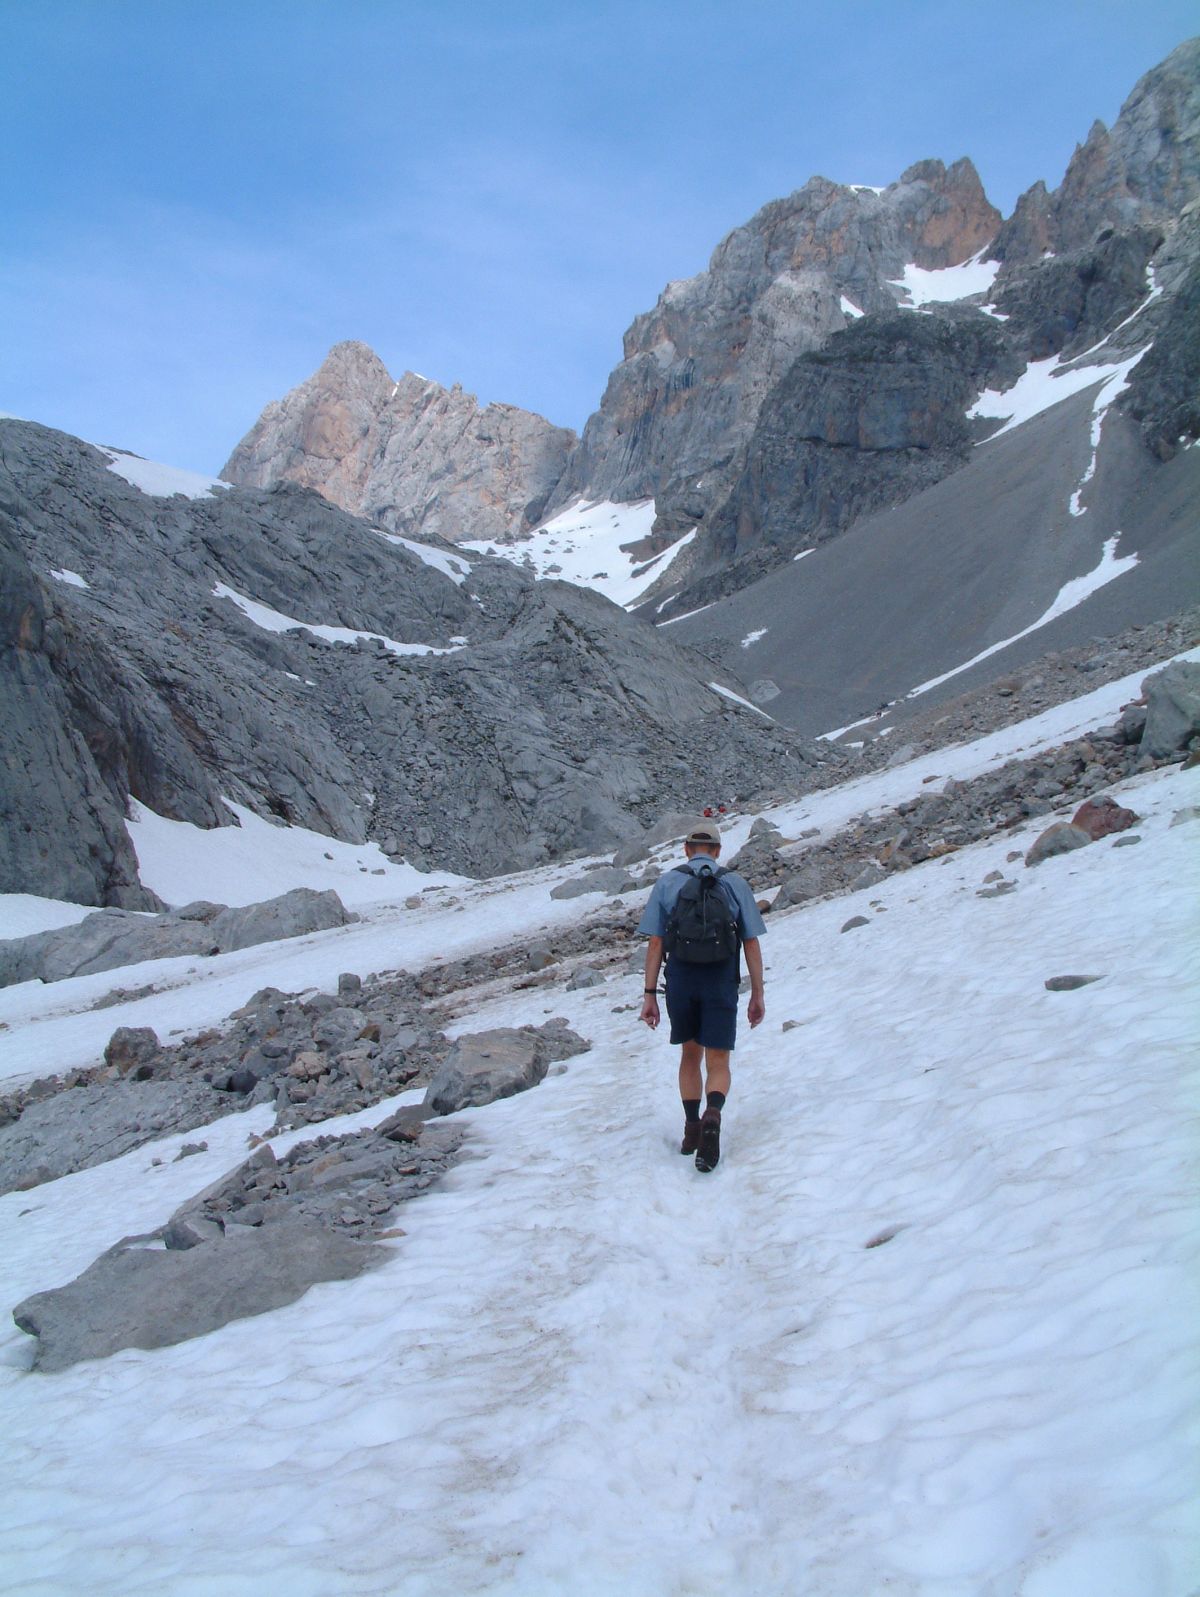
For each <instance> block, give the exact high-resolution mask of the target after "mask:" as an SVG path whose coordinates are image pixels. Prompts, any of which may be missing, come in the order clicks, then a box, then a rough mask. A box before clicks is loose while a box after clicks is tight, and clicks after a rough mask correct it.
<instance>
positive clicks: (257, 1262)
mask: <svg viewBox="0 0 1200 1597" xmlns="http://www.w3.org/2000/svg"><path fill="white" fill-rule="evenodd" d="M141 1241H142V1239H132V1240H130V1241H129V1242H126V1243H118V1244H117V1246H116V1247H114V1248H110V1249H109V1251H108V1252H107V1253H104V1254H102V1255H101V1256H100V1258H98V1259H97V1260H96V1262H95V1263H94V1264H92V1265H90V1266H89V1267H88V1269H86V1270H85V1271H84V1272H83V1274H82V1275H80V1276H77V1277H76V1278H75V1280H74V1281H72V1282H70V1283H69V1284H68V1285H67V1286H63V1287H56V1288H55V1289H53V1290H52V1291H49V1292H36V1293H34V1294H33V1296H32V1297H28V1298H26V1299H25V1300H24V1302H23V1303H19V1304H18V1305H17V1307H16V1308H15V1309H14V1310H13V1319H14V1320H15V1321H16V1323H17V1325H18V1326H19V1327H20V1329H21V1330H22V1331H26V1332H28V1333H29V1334H30V1335H31V1336H36V1337H37V1339H38V1346H37V1351H36V1353H35V1355H34V1360H33V1368H34V1369H36V1370H41V1371H43V1372H45V1373H46V1374H50V1373H53V1372H55V1371H58V1370H65V1369H68V1368H70V1366H71V1365H72V1364H78V1363H80V1362H81V1361H82V1360H84V1359H99V1358H107V1357H108V1356H109V1355H110V1354H113V1353H118V1352H120V1350H121V1349H122V1348H131V1347H132V1348H147V1349H149V1348H160V1347H171V1346H173V1345H174V1344H175V1343H177V1342H184V1341H187V1340H188V1339H189V1338H190V1337H194V1336H202V1335H204V1334H205V1332H208V1331H215V1330H218V1329H219V1328H220V1327H221V1326H222V1325H227V1324H228V1323H229V1322H230V1321H231V1320H237V1319H244V1318H246V1317H247V1316H249V1315H255V1314H265V1313H267V1312H268V1310H270V1309H278V1308H282V1307H283V1306H284V1305H285V1304H287V1303H294V1302H295V1301H296V1299H297V1298H299V1297H302V1296H303V1295H304V1293H305V1292H307V1291H308V1289H309V1287H310V1286H314V1285H315V1284H316V1283H317V1282H318V1281H348V1280H350V1279H352V1278H353V1277H354V1276H357V1275H361V1274H362V1273H363V1271H364V1270H369V1269H372V1268H374V1267H376V1266H378V1265H380V1264H382V1263H384V1262H385V1261H386V1259H387V1257H388V1254H387V1250H386V1249H384V1248H381V1247H378V1246H376V1245H372V1244H367V1243H360V1242H355V1241H354V1240H353V1239H352V1238H350V1237H348V1236H346V1235H344V1234H343V1233H341V1232H338V1231H334V1230H330V1229H327V1228H326V1227H324V1226H322V1225H320V1224H318V1223H316V1222H314V1221H312V1220H307V1219H304V1218H302V1217H299V1216H296V1217H292V1216H287V1217H286V1218H283V1219H281V1220H280V1221H279V1222H278V1223H277V1224H275V1225H271V1226H266V1227H263V1228H261V1229H253V1228H251V1227H249V1226H234V1227H230V1228H229V1230H228V1231H227V1232H225V1233H224V1234H223V1235H222V1236H220V1237H219V1239H216V1240H212V1241H209V1242H206V1243H204V1244H203V1245H202V1246H197V1247H190V1248H185V1249H179V1248H161V1247H157V1246H145V1245H140V1243H141Z"/></svg>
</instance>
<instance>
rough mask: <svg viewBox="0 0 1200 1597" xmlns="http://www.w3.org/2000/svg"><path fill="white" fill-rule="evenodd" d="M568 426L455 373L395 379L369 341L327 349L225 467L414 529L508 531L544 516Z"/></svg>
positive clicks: (568, 442)
mask: <svg viewBox="0 0 1200 1597" xmlns="http://www.w3.org/2000/svg"><path fill="white" fill-rule="evenodd" d="M574 444H575V434H574V433H573V432H571V431H570V429H569V428H566V427H555V426H553V425H552V424H551V423H550V422H548V421H546V420H545V419H544V418H543V417H541V416H536V415H534V414H533V413H532V412H530V411H526V410H520V409H518V408H517V406H515V405H501V404H494V405H486V406H480V405H479V404H478V403H477V401H476V399H475V397H474V395H472V394H466V393H464V392H463V390H462V389H461V388H460V387H459V386H458V385H457V384H456V385H455V386H454V387H453V388H449V389H447V388H443V387H442V386H441V385H440V384H439V383H435V382H431V381H430V380H429V379H428V378H425V377H419V376H417V374H416V373H415V372H405V373H404V375H403V376H402V377H401V378H400V379H399V381H398V382H397V381H393V379H392V378H391V377H390V376H389V374H388V372H387V369H386V368H385V367H384V365H383V362H382V361H381V360H380V359H379V357H378V356H377V355H376V354H374V352H373V351H372V350H370V349H368V348H367V346H366V345H365V344H359V343H354V342H347V343H343V344H337V345H335V346H334V348H333V349H331V350H330V352H329V354H328V356H327V357H326V358H325V361H324V362H323V364H322V365H321V366H320V368H319V369H318V370H317V371H316V372H315V373H314V374H313V375H312V376H311V377H310V378H308V380H307V381H306V382H303V383H301V384H300V386H299V387H298V388H294V389H293V390H292V391H291V393H289V394H287V395H285V396H284V398H283V399H280V400H277V401H275V402H273V403H272V404H270V405H268V406H267V408H266V409H265V410H264V411H263V413H262V415H261V416H260V417H259V419H258V421H257V422H256V423H255V424H254V426H253V427H252V428H251V429H250V431H249V432H248V433H247V434H246V436H245V438H243V439H242V441H241V443H240V444H239V445H238V446H237V448H236V449H235V450H234V452H233V454H232V455H231V456H230V457H229V459H228V460H227V461H226V463H225V465H224V467H223V468H222V471H221V475H222V477H224V478H225V479H226V481H228V482H231V483H237V484H240V485H241V486H242V487H248V488H269V487H270V486H271V485H272V484H273V483H277V482H295V483H299V484H301V485H302V486H303V487H306V488H315V489H316V490H317V492H318V493H320V494H323V495H324V497H325V498H326V499H328V500H329V501H330V502H331V503H332V504H335V505H339V506H340V507H341V508H342V509H343V510H348V511H350V512H351V514H353V515H356V516H364V517H366V519H367V520H369V521H373V522H376V523H378V524H379V525H380V526H383V527H387V528H389V529H390V530H391V531H392V532H396V533H401V534H408V535H410V536H419V537H429V536H435V537H439V538H445V539H447V540H448V541H449V542H451V543H457V542H460V541H461V540H463V539H467V538H503V537H505V536H507V535H509V534H512V533H516V532H520V531H521V530H522V529H523V528H525V527H529V526H532V525H533V524H534V523H535V522H536V521H537V519H538V517H539V516H540V515H541V513H542V510H543V509H544V507H545V504H546V500H547V497H548V496H549V494H550V491H551V489H553V487H554V486H555V484H556V483H557V482H558V480H559V478H560V477H561V475H562V472H563V469H564V467H565V465H566V462H567V459H568V456H569V454H570V452H571V449H572V448H573V447H574Z"/></svg>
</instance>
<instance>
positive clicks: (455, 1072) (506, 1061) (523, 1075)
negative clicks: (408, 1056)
mask: <svg viewBox="0 0 1200 1597" xmlns="http://www.w3.org/2000/svg"><path fill="white" fill-rule="evenodd" d="M590 1047H591V1044H590V1043H587V1042H585V1041H584V1040H583V1038H582V1037H580V1036H578V1035H577V1034H576V1033H575V1032H573V1031H570V1030H568V1029H567V1027H566V1026H564V1025H563V1024H562V1022H561V1021H560V1022H559V1023H558V1024H555V1023H553V1022H547V1024H546V1025H545V1026H542V1027H540V1028H537V1029H536V1030H535V1029H534V1028H532V1027H529V1028H522V1029H520V1030H517V1029H516V1028H514V1027H511V1026H500V1027H497V1028H496V1029H495V1030H493V1031H481V1032H476V1033H474V1034H473V1035H472V1036H469V1037H460V1038H459V1039H458V1041H457V1042H456V1043H455V1044H454V1047H453V1048H452V1049H451V1050H450V1052H449V1054H448V1055H447V1056H446V1059H445V1062H444V1063H443V1064H442V1066H441V1068H440V1069H439V1070H438V1072H437V1074H436V1075H435V1076H434V1078H433V1080H432V1081H431V1082H430V1084H429V1089H428V1091H427V1092H426V1094H425V1107H426V1109H427V1110H428V1111H429V1113H430V1114H435V1115H451V1114H454V1113H455V1111H456V1110H458V1109H468V1108H478V1107H479V1106H480V1105H481V1104H487V1103H492V1102H493V1101H494V1100H495V1099H497V1098H510V1097H512V1095H513V1094H514V1093H518V1092H525V1091H526V1090H527V1088H529V1087H536V1086H537V1084H538V1082H540V1081H542V1080H543V1079H544V1078H545V1075H546V1072H547V1070H548V1069H549V1068H550V1066H551V1064H553V1063H554V1062H555V1061H556V1060H558V1059H566V1058H569V1057H570V1056H571V1055H572V1054H578V1053H583V1052H585V1051H586V1050H587V1049H588V1048H590Z"/></svg>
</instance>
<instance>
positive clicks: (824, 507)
mask: <svg viewBox="0 0 1200 1597" xmlns="http://www.w3.org/2000/svg"><path fill="white" fill-rule="evenodd" d="M1020 371H1021V362H1020V361H1019V360H1018V359H1017V357H1016V356H1015V354H1014V353H1013V351H1012V350H1011V348H1010V347H1009V345H1008V344H1007V343H1006V341H1005V339H1004V336H1003V334H1002V333H1001V331H1000V328H999V326H998V325H997V323H996V322H994V321H993V320H991V319H990V318H989V317H987V316H984V315H983V314H981V313H980V312H976V311H969V310H968V311H962V312H959V313H958V314H956V315H947V316H945V317H942V316H932V315H930V316H916V315H914V314H913V313H912V312H911V311H901V312H895V313H891V314H881V315H876V316H870V317H863V318H862V319H861V320H859V321H857V322H854V323H852V324H851V325H850V326H849V327H847V328H846V329H845V331H844V332H839V333H836V334H834V335H833V336H832V337H831V338H830V339H829V341H828V342H827V343H826V345H825V346H824V347H823V348H822V349H820V350H816V351H812V352H810V353H807V354H805V355H802V356H801V357H800V358H799V359H797V360H796V361H794V362H793V363H792V365H791V367H790V368H789V370H788V372H787V374H786V375H785V376H784V377H783V378H782V380H781V381H780V382H779V383H778V384H777V385H776V387H775V388H774V390H773V391H772V393H771V394H770V396H769V398H768V399H767V401H766V402H765V403H764V404H763V406H762V408H761V410H760V412H759V417H758V421H757V425H756V426H755V428H754V431H753V433H752V434H751V436H750V438H749V439H748V440H747V442H746V444H745V445H744V447H743V449H742V450H741V451H740V453H739V455H738V458H737V461H736V462H735V464H734V466H733V467H732V468H731V475H732V486H731V488H730V491H729V494H728V496H727V498H726V499H725V500H724V502H723V503H722V504H721V505H720V506H719V507H717V508H716V509H714V511H713V513H712V514H711V516H710V517H709V519H708V522H707V524H706V529H705V534H706V543H707V559H708V560H709V561H710V562H711V561H712V560H717V561H718V562H719V565H720V567H721V577H720V582H721V585H722V586H724V585H725V584H727V583H728V582H729V581H730V580H731V578H733V579H735V580H736V578H737V577H738V576H740V575H741V574H742V573H743V572H747V571H751V570H754V569H756V564H755V561H756V557H758V559H760V560H761V558H762V557H763V556H764V555H765V556H766V557H767V558H768V559H769V560H770V561H771V562H772V563H775V562H777V561H778V560H779V559H781V558H782V559H788V558H792V557H793V556H794V555H795V553H796V551H797V549H802V548H804V547H811V545H812V544H813V543H814V542H816V541H819V540H821V539H826V538H829V537H831V536H833V535H834V534H836V533H837V532H840V531H841V530H843V528H845V527H848V526H849V525H850V524H851V523H852V522H854V521H855V520H857V519H858V518H859V517H860V516H863V515H866V514H868V513H869V512H870V511H872V510H876V509H879V508H881V507H883V506H885V505H893V504H897V503H900V502H901V501H903V500H904V499H906V498H908V497H910V496H912V495H915V494H917V493H920V492H921V490H922V489H924V488H926V487H928V486H929V485H930V484H932V483H934V482H938V481H940V480H941V478H943V477H944V476H946V475H947V474H948V473H949V472H951V471H953V470H955V469H956V468H957V467H958V466H959V465H961V464H962V463H963V462H964V461H965V460H966V459H967V457H968V455H969V454H970V451H971V448H972V446H973V444H974V443H975V442H976V441H977V439H978V437H979V432H978V430H977V429H976V428H974V427H972V425H971V424H970V423H969V422H968V421H967V419H966V414H965V413H966V410H967V407H968V406H969V405H970V403H971V402H972V401H973V399H974V398H975V396H976V395H977V394H978V393H979V392H980V390H981V389H983V388H985V387H996V388H1002V387H1007V386H1008V385H1009V384H1010V383H1012V382H1013V381H1014V380H1015V379H1016V377H1017V376H1018V375H1019V373H1020ZM698 591H699V590H698V588H685V589H684V590H683V591H682V593H680V594H679V596H678V597H677V599H676V600H675V602H674V603H673V604H672V605H670V606H669V607H668V608H667V610H666V612H665V613H666V614H668V615H669V614H671V613H672V612H673V611H675V610H679V611H680V612H682V611H684V610H686V609H687V608H689V607H691V605H692V604H693V603H694V602H695V595H696V593H697V592H698Z"/></svg>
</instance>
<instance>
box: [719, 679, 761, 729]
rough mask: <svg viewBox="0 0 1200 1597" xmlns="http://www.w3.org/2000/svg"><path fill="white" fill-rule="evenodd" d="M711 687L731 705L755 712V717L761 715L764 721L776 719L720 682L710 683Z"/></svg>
mask: <svg viewBox="0 0 1200 1597" xmlns="http://www.w3.org/2000/svg"><path fill="white" fill-rule="evenodd" d="M708 685H709V687H710V688H711V689H712V690H713V692H714V693H719V694H720V695H721V697H722V698H723V699H728V700H729V701H730V703H731V704H740V705H741V707H742V709H743V710H753V711H754V713H755V715H761V716H762V718H763V720H764V721H773V720H774V719H775V717H774V716H773V715H768V714H767V712H766V711H765V710H760V709H759V707H758V705H757V704H751V703H750V700H749V699H743V698H742V696H741V694H740V693H735V692H734V691H733V689H732V688H723V687H722V686H721V684H720V683H719V682H710V683H709V684H708Z"/></svg>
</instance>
